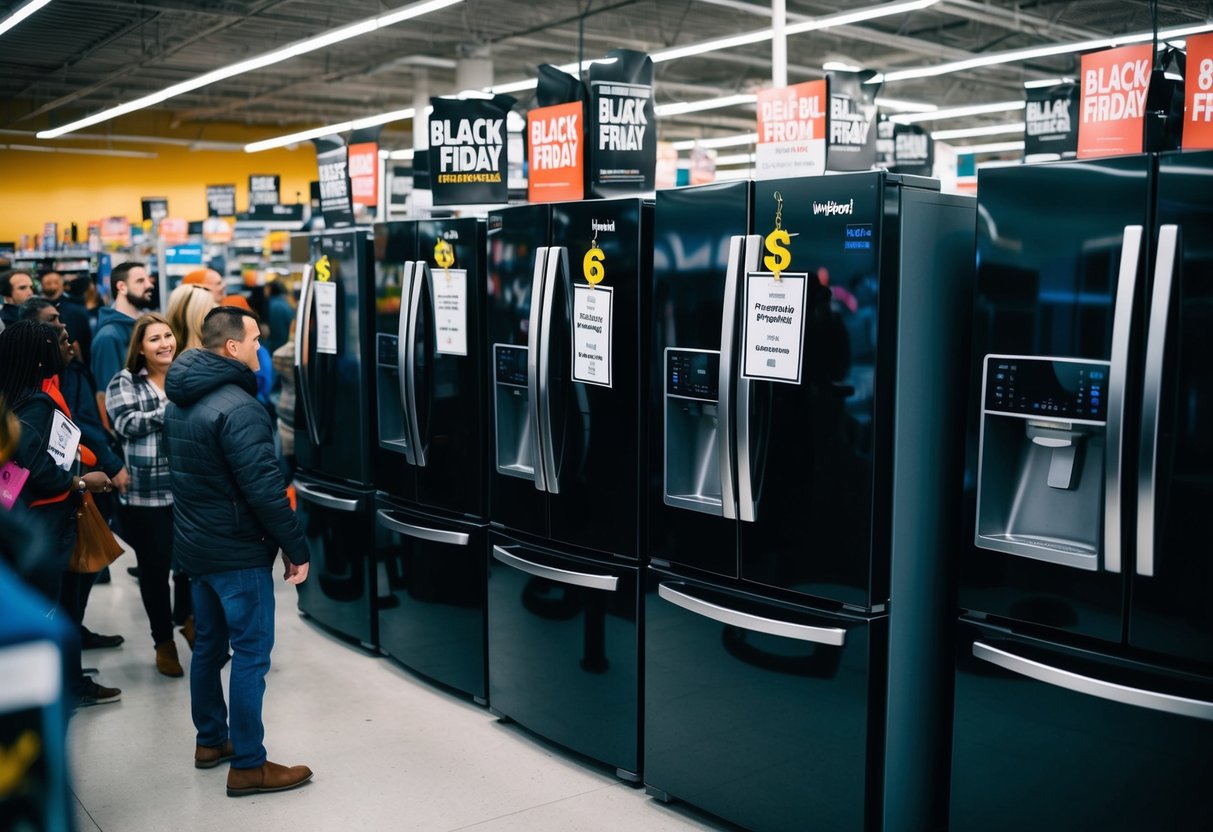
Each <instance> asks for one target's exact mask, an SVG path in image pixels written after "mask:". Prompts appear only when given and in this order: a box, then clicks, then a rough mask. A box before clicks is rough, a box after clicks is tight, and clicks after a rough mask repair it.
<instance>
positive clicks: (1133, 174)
mask: <svg viewBox="0 0 1213 832" xmlns="http://www.w3.org/2000/svg"><path fill="white" fill-rule="evenodd" d="M978 204H979V217H980V220H979V224H978V258H979V259H978V270H977V296H976V305H975V320H974V329H973V348H972V365H971V379H972V384H973V387H972V390H973V393H972V395H971V399H970V407H969V411H970V412H969V429H968V442H967V445H968V448H967V451H968V452H967V462H966V490H965V506H964V527H963V533H964V536H963V540H962V549H961V564H960V585H959V599H960V606H961V610H962V616H961V620H960V623H961V626H960V630H959V633H958V642H957V644H958V664H957V670H956V705H955V723H954V747H953V775H952V800H951V820H952V828H953V829H954V830H958V832H959V831H962V830H977V829H980V830H1004V829H1005V830H1011V829H1025V828H1037V829H1101V830H1129V829H1181V828H1193V829H1194V828H1205V827H1207V826H1208V825H1209V824H1210V823H1213V799H1211V798H1210V796H1209V791H1208V789H1207V788H1206V787H1207V781H1208V776H1207V773H1206V772H1207V770H1208V756H1209V753H1210V751H1211V750H1213V605H1211V604H1210V603H1209V596H1210V591H1211V590H1213V559H1211V558H1210V557H1209V556H1208V552H1209V547H1208V545H1207V544H1206V543H1204V542H1202V539H1203V538H1202V534H1201V531H1200V529H1201V517H1202V512H1203V511H1207V510H1208V506H1209V505H1211V504H1213V370H1211V369H1210V361H1209V356H1210V355H1213V284H1210V282H1209V280H1208V276H1209V274H1210V270H1211V269H1213V153H1177V154H1166V155H1162V156H1154V155H1138V156H1126V157H1116V158H1109V159H1102V160H1092V161H1076V162H1059V163H1053V164H1046V165H1039V166H1029V167H1018V168H1007V169H1004V170H983V171H982V172H981V174H980V179H979V187H978Z"/></svg>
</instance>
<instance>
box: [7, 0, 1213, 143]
mask: <svg viewBox="0 0 1213 832" xmlns="http://www.w3.org/2000/svg"><path fill="white" fill-rule="evenodd" d="M24 2H25V0H15V1H14V0H0V17H3V16H6V15H7V13H8V12H9V11H11V10H13V9H15V8H17V7H19V6H21V5H23V3H24ZM877 4H878V2H877V0H856V1H854V2H852V0H787V8H788V13H789V21H790V22H793V21H796V20H799V19H803V18H804V17H806V16H807V17H817V16H822V15H828V14H832V13H837V12H839V11H849V10H853V9H855V8H858V7H862V6H869V5H877ZM404 5H406V3H405V2H400V1H399V0H384V1H383V2H380V0H343V2H331V3H330V2H319V0H198V2H188V1H187V0H54V2H52V3H51V4H50V5H49V6H47V7H45V8H43V9H42V10H40V11H38V12H36V13H35V14H34V15H33V16H32V17H30V18H29V19H27V20H26V21H24V22H23V23H21V24H20V25H18V26H17V27H16V28H15V29H13V30H11V31H9V32H8V33H6V34H4V35H3V36H0V131H3V132H5V133H7V134H8V135H9V136H10V137H11V136H12V135H14V133H13V131H27V130H28V131H33V130H37V129H44V128H46V127H48V126H51V127H53V126H57V125H61V124H64V123H67V122H69V121H71V120H74V119H76V118H80V117H82V116H85V115H89V114H91V113H94V112H97V111H99V110H102V109H105V108H108V107H112V106H115V105H117V104H121V103H124V102H127V101H130V100H132V99H135V98H138V97H140V96H142V95H146V94H148V93H151V92H154V91H156V90H159V89H162V88H164V87H166V86H168V85H170V84H172V83H176V82H179V81H183V80H186V79H189V78H192V77H194V76H197V75H200V74H202V73H205V72H207V71H209V70H213V69H215V68H217V67H220V66H224V65H226V64H230V63H233V62H236V61H239V60H242V59H246V58H250V57H253V56H255V55H258V54H261V53H263V52H266V51H269V50H271V49H273V48H275V47H279V46H283V45H285V44H288V43H291V42H294V41H298V40H301V39H303V38H307V37H311V36H314V35H316V34H319V33H321V32H324V31H327V30H329V29H331V28H333V27H336V26H340V25H343V24H347V23H351V22H354V21H358V20H362V19H365V18H368V17H372V16H375V15H378V14H381V13H383V12H385V11H388V10H391V9H394V8H399V7H401V6H404ZM1158 13H1159V24H1160V26H1162V27H1163V28H1167V27H1175V26H1184V25H1193V24H1200V23H1204V22H1205V21H1207V20H1209V19H1210V14H1211V10H1210V4H1209V3H1203V2H1202V3H1196V2H1190V3H1184V2H1160V3H1159V4H1158ZM769 25H770V6H769V3H765V2H762V0H740V1H739V0H541V2H532V0H465V2H463V3H461V4H458V5H456V6H453V7H451V8H448V9H445V10H442V11H439V12H436V13H432V14H429V15H427V16H425V17H423V18H419V19H415V20H411V21H407V22H404V23H400V24H397V25H395V26H392V27H390V28H387V29H381V30H379V31H376V32H373V33H371V34H368V35H365V36H362V37H359V38H357V39H354V40H350V41H347V42H345V43H343V44H340V45H337V46H334V47H331V48H327V49H323V50H320V51H317V52H313V53H310V54H307V55H304V56H301V57H296V58H292V59H290V60H288V61H285V62H283V63H280V64H277V65H274V66H272V67H268V68H265V69H260V70H257V71H254V72H250V73H247V74H245V75H241V76H238V77H234V78H230V79H228V80H224V81H220V82H218V83H215V84H213V85H211V86H207V87H204V88H201V89H198V90H196V91H194V92H190V93H186V94H184V95H181V96H179V97H176V98H173V99H170V100H167V101H164V102H163V103H161V104H158V105H156V109H158V110H161V111H165V112H167V113H171V118H169V119H166V120H165V123H172V124H176V125H179V126H180V125H184V126H185V127H186V128H187V129H188V130H194V131H196V134H197V136H198V137H200V138H205V136H206V129H207V125H208V124H212V123H216V122H227V123H231V122H236V123H243V124H247V125H256V126H259V127H261V128H263V129H267V128H273V130H272V131H271V134H272V132H274V131H277V128H282V130H281V132H283V133H285V132H290V131H291V130H293V129H303V128H309V127H316V126H319V125H323V124H328V123H333V122H338V121H343V120H349V119H355V118H359V117H363V116H367V115H373V114H376V113H380V112H384V111H388V110H395V109H399V108H403V107H410V106H412V105H413V104H414V103H415V100H414V99H415V91H416V90H417V88H418V85H419V84H421V85H428V91H429V93H430V94H432V95H442V94H449V93H454V92H457V91H458V88H457V86H456V73H457V68H458V67H459V65H460V61H461V60H464V59H466V58H469V57H470V58H477V57H480V58H484V57H489V58H491V60H492V71H493V80H494V81H495V82H496V83H503V82H508V81H515V80H521V79H525V78H530V77H534V74H535V66H536V65H537V64H540V63H554V64H564V63H570V62H573V61H576V60H577V59H578V58H579V57H584V58H594V57H599V56H602V55H603V54H604V53H605V52H606V51H607V50H609V49H611V48H615V47H626V48H631V49H639V50H649V51H653V50H657V49H661V48H665V47H669V46H674V45H682V44H690V43H697V42H702V41H707V40H711V39H714V38H719V37H723V36H729V35H735V34H738V33H740V32H746V31H750V30H755V29H761V28H764V27H767V26H769ZM1150 27H1151V14H1150V7H1149V4H1148V3H1147V2H1125V0H1072V1H1064V0H1063V2H1053V0H1035V1H1032V0H1021V1H1020V2H1016V1H1015V0H1000V1H999V2H983V0H941V2H939V3H938V4H936V5H934V6H931V7H929V8H927V9H925V10H921V11H916V12H912V13H908V14H905V13H903V14H899V15H896V16H892V17H886V18H881V19H876V20H870V21H867V22H863V23H858V24H853V25H848V26H841V27H836V28H832V29H828V30H824V31H817V32H812V33H807V34H801V35H796V36H793V37H791V38H789V39H788V63H789V69H788V80H789V82H790V83H796V82H798V81H806V80H811V79H813V78H818V77H821V76H822V74H823V73H822V70H821V66H822V63H823V62H824V61H826V60H831V59H832V60H841V61H844V62H846V63H848V64H853V65H857V66H863V67H867V68H871V69H877V70H890V69H896V68H902V67H916V66H923V65H928V64H935V63H941V62H944V61H952V60H957V59H961V58H964V57H971V56H975V55H981V54H985V53H990V52H1002V51H1006V50H1011V49H1017V48H1024V47H1029V46H1035V45H1041V44H1046V43H1056V42H1067V41H1079V40H1086V39H1089V38H1096V37H1106V36H1110V35H1116V34H1123V33H1129V32H1139V31H1146V30H1149V29H1150ZM770 57H771V45H770V43H769V42H767V43H759V44H754V45H750V46H742V47H736V48H732V49H727V50H724V51H718V52H713V53H709V54H704V55H699V56H694V57H687V58H681V59H679V60H674V61H669V62H666V63H662V64H659V65H657V67H656V95H657V103H659V104H661V103H672V102H679V101H694V100H699V99H706V98H712V97H716V96H722V95H728V94H732V93H736V92H752V91H753V90H755V89H756V88H758V87H761V86H762V85H764V84H768V85H769V83H770V77H771V60H770ZM1078 60H1079V58H1078V56H1077V55H1062V56H1057V57H1052V58H1043V59H1037V60H1033V61H1030V62H1027V63H1015V64H1009V65H1002V66H993V67H988V68H984V69H974V70H969V71H966V72H961V73H956V74H951V75H945V76H941V77H936V78H928V79H920V80H907V81H902V82H895V83H889V84H886V85H885V88H884V90H883V91H882V94H883V95H884V96H887V97H891V98H897V99H909V100H915V101H923V102H929V103H932V104H936V105H939V106H941V107H952V106H962V105H967V104H977V103H988V102H992V101H1006V100H1012V99H1016V98H1019V97H1022V95H1023V87H1022V84H1023V82H1024V81H1025V80H1031V79H1038V78H1046V77H1055V76H1057V75H1063V74H1070V75H1073V74H1075V73H1076V71H1077V68H1078ZM464 66H465V67H467V66H469V64H466V63H465V64H464ZM424 88H425V87H424V86H423V89H424ZM530 96H531V93H530V92H526V93H520V94H519V107H520V108H523V109H525V108H526V107H528V106H530ZM1000 120H1001V121H1008V120H1014V118H1008V117H1007V115H1006V114H1002V115H1001V116H998V115H995V116H985V117H976V118H973V119H970V120H968V121H965V122H961V121H956V122H949V123H948V124H947V125H946V126H948V127H964V126H969V125H972V124H978V123H995V122H998V121H1000ZM753 123H754V108H753V106H752V105H750V106H749V107H748V108H747V107H745V106H741V107H733V108H731V109H721V110H711V111H706V112H700V113H692V114H687V115H684V116H679V117H667V118H663V119H662V120H661V125H660V135H661V138H663V139H668V140H675V139H684V138H692V137H708V136H714V135H722V134H735V133H738V132H741V131H744V130H747V129H749V130H752V129H753ZM112 125H113V123H112V122H111V123H107V124H100V125H97V126H94V127H90V128H88V129H87V130H85V131H84V132H85V133H88V134H91V135H97V134H104V133H106V132H107V131H112V132H117V131H116V129H115V128H114V127H113V126H112ZM407 131H408V126H407V122H406V123H403V124H397V125H389V126H388V127H387V128H385V143H386V144H395V145H396V146H401V147H403V146H408V144H409V138H408V135H407ZM978 141H980V140H978ZM961 143H963V142H961Z"/></svg>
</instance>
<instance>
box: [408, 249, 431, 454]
mask: <svg viewBox="0 0 1213 832" xmlns="http://www.w3.org/2000/svg"><path fill="white" fill-rule="evenodd" d="M429 268H430V267H429V264H428V263H426V262H425V261H424V260H418V261H417V263H416V265H415V267H414V268H413V291H412V293H411V294H412V296H411V297H410V298H409V336H408V337H409V346H408V364H406V365H405V373H404V375H405V377H406V378H407V383H406V384H405V393H406V395H407V404H406V406H405V409H404V412H405V417H406V418H407V419H408V425H409V436H410V437H411V441H412V443H413V457H414V459H416V465H417V467H418V468H424V467H425V446H424V445H423V444H422V442H421V419H420V418H418V416H417V343H416V341H417V314H418V312H419V311H420V309H421V296H422V295H423V294H424V293H425V287H426V277H428V276H429Z"/></svg>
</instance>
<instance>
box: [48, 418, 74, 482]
mask: <svg viewBox="0 0 1213 832" xmlns="http://www.w3.org/2000/svg"><path fill="white" fill-rule="evenodd" d="M79 446H80V428H78V427H76V423H75V422H73V421H72V420H71V419H69V418H67V417H66V416H64V415H63V414H62V413H61V412H59V411H58V410H56V411H55V417H54V419H53V420H52V421H51V432H50V436H48V437H47V442H46V452H47V453H48V454H50V456H51V459H53V460H54V461H55V464H56V465H58V466H59V467H60V468H62V469H63V470H64V471H66V470H67V469H68V468H70V467H72V464H73V463H74V462H75V461H76V448H78V447H79Z"/></svg>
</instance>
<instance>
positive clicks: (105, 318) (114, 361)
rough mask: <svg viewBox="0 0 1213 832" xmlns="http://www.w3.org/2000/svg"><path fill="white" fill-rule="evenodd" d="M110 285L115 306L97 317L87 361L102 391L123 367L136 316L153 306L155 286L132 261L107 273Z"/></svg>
mask: <svg viewBox="0 0 1213 832" xmlns="http://www.w3.org/2000/svg"><path fill="white" fill-rule="evenodd" d="M110 285H111V286H113V287H114V305H113V306H110V307H107V308H105V309H102V310H101V314H100V315H98V316H97V331H96V333H94V334H93V347H92V353H93V355H92V360H91V362H90V363H91V364H92V370H93V380H94V381H96V382H97V389H98V390H104V389H105V388H106V386H107V385H108V384H109V383H110V380H111V379H112V378H113V377H114V376H116V375H118V373H119V372H121V370H122V368H123V367H124V366H126V351H127V349H128V348H129V347H130V343H131V333H132V332H133V331H134V329H135V319H136V318H138V317H139V316H140V315H141V314H142V313H143V312H144V311H146V310H148V309H151V308H152V292H153V290H154V289H155V285H154V284H153V282H152V278H151V276H150V275H148V273H147V269H146V268H145V267H144V265H143V264H142V263H133V262H127V263H122V264H120V265H118V266H115V267H114V270H113V272H111V273H110Z"/></svg>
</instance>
